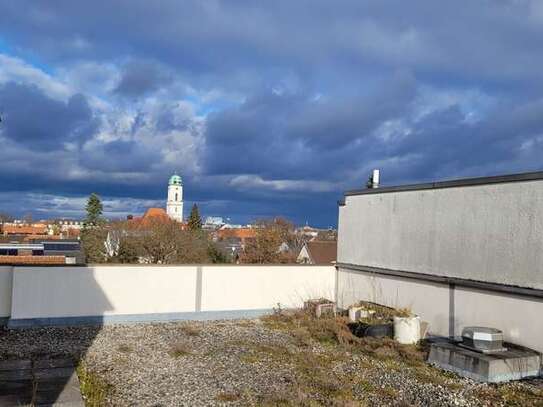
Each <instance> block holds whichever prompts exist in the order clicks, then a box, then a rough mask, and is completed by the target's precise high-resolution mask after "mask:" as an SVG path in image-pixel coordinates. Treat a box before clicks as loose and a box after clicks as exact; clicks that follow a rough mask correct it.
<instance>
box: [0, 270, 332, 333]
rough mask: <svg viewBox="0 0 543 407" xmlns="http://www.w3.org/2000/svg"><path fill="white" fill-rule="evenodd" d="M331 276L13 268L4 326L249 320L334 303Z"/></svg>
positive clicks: (278, 272)
mask: <svg viewBox="0 0 543 407" xmlns="http://www.w3.org/2000/svg"><path fill="white" fill-rule="evenodd" d="M335 275H336V272H335V268H334V267H333V266H332V265H330V266H305V265H285V266H283V265H258V266H256V265H255V266H252V265H172V266H169V265H168V266H166V265H164V266H153V265H134V266H130V265H112V266H109V265H103V266H102V265H96V266H87V267H65V266H62V267H15V268H14V270H13V288H12V295H11V296H12V299H11V312H10V317H11V319H10V321H9V325H10V326H13V327H17V326H33V325H49V324H59V323H65V324H70V323H86V322H90V323H95V322H96V323H108V322H130V321H153V320H176V319H221V318H236V317H251V316H256V315H260V314H262V313H265V312H269V311H270V310H271V309H272V308H273V307H274V306H277V304H278V303H279V304H281V306H282V307H297V306H301V305H302V303H303V300H304V299H307V298H310V297H327V298H330V299H332V298H333V296H334V292H335ZM0 304H1V303H0Z"/></svg>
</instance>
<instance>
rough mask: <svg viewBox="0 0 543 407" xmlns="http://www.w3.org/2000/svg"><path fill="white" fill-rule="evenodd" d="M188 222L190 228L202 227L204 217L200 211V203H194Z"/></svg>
mask: <svg viewBox="0 0 543 407" xmlns="http://www.w3.org/2000/svg"><path fill="white" fill-rule="evenodd" d="M188 224H189V229H190V230H200V229H202V218H201V217H200V211H199V210H198V205H196V204H194V205H192V209H191V211H190V216H189V220H188Z"/></svg>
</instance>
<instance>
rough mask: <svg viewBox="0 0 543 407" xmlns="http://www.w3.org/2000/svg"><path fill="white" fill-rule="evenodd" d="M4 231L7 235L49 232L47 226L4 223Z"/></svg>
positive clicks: (43, 233)
mask: <svg viewBox="0 0 543 407" xmlns="http://www.w3.org/2000/svg"><path fill="white" fill-rule="evenodd" d="M2 232H3V233H4V234H5V235H45V234H47V226H45V225H39V226H32V225H3V226H2Z"/></svg>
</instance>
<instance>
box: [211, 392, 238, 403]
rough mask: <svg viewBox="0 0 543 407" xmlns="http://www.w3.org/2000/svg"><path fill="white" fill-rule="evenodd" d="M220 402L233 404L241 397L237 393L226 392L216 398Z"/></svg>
mask: <svg viewBox="0 0 543 407" xmlns="http://www.w3.org/2000/svg"><path fill="white" fill-rule="evenodd" d="M215 398H216V399H217V400H218V401H222V402H233V401H238V400H239V399H240V398H241V395H240V394H239V393H237V392H224V393H219V394H217V397H215Z"/></svg>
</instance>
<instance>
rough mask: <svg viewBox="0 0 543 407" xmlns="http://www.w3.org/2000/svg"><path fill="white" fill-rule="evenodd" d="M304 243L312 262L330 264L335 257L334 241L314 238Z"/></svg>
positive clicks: (335, 245)
mask: <svg viewBox="0 0 543 407" xmlns="http://www.w3.org/2000/svg"><path fill="white" fill-rule="evenodd" d="M305 245H306V247H307V252H308V253H309V257H310V259H311V261H312V263H313V264H330V263H332V262H333V261H336V259H337V242H336V241H327V240H323V241H319V240H316V241H311V242H307V243H306V244H305Z"/></svg>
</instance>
